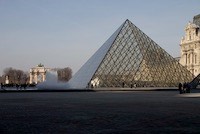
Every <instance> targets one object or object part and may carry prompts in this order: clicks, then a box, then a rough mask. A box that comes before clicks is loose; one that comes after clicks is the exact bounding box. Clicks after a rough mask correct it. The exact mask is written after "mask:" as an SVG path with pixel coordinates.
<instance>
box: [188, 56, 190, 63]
mask: <svg viewBox="0 0 200 134" xmlns="http://www.w3.org/2000/svg"><path fill="white" fill-rule="evenodd" d="M188 64H190V54H189V55H188Z"/></svg>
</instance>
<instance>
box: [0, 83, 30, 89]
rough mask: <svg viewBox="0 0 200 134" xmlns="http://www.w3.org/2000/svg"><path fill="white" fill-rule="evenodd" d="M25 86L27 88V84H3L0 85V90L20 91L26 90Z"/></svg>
mask: <svg viewBox="0 0 200 134" xmlns="http://www.w3.org/2000/svg"><path fill="white" fill-rule="evenodd" d="M27 86H28V84H3V83H1V89H2V90H5V88H14V87H15V88H16V89H17V90H18V89H20V90H22V89H24V90H25V89H26V88H27Z"/></svg>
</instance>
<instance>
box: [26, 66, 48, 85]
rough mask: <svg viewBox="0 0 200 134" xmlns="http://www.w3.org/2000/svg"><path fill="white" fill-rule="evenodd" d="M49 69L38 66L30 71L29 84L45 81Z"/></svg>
mask: <svg viewBox="0 0 200 134" xmlns="http://www.w3.org/2000/svg"><path fill="white" fill-rule="evenodd" d="M50 70H51V69H50V68H45V67H44V65H41V64H39V65H38V66H37V67H34V68H31V69H30V84H37V83H40V82H43V81H45V79H46V72H47V71H50Z"/></svg>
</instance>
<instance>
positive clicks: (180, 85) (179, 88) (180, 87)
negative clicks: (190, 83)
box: [178, 83, 183, 94]
mask: <svg viewBox="0 0 200 134" xmlns="http://www.w3.org/2000/svg"><path fill="white" fill-rule="evenodd" d="M182 87H183V85H182V84H181V83H179V84H178V90H179V93H180V94H182V93H183V90H182Z"/></svg>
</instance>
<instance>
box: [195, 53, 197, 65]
mask: <svg viewBox="0 0 200 134" xmlns="http://www.w3.org/2000/svg"><path fill="white" fill-rule="evenodd" d="M194 63H195V64H197V55H196V54H195V55H194Z"/></svg>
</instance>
